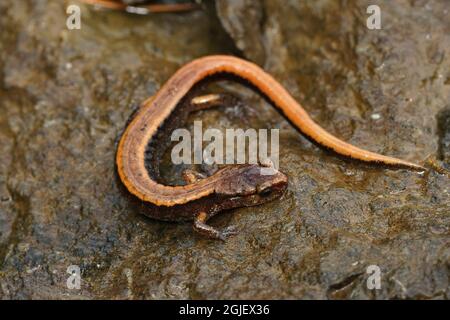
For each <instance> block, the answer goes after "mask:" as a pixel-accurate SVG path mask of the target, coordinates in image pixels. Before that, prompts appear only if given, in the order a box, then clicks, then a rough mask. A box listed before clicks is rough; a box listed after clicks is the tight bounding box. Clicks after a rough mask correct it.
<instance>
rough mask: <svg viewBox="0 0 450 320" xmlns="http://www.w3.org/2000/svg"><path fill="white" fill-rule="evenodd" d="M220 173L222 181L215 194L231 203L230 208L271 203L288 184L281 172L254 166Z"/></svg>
mask: <svg viewBox="0 0 450 320" xmlns="http://www.w3.org/2000/svg"><path fill="white" fill-rule="evenodd" d="M262 169H265V172H264V171H262ZM226 171H228V172H226ZM222 173H223V179H222V180H221V183H220V184H218V185H217V186H216V189H215V192H216V194H217V195H221V196H225V197H226V198H228V199H229V200H230V201H232V202H233V205H231V206H230V207H244V206H255V205H259V204H262V203H266V202H269V201H272V200H274V199H276V198H279V197H281V195H282V194H283V193H284V191H285V190H286V188H287V183H288V179H287V176H286V175H285V174H283V173H282V172H280V171H278V170H275V169H271V168H267V167H263V166H260V165H255V164H251V165H238V166H230V167H227V168H225V169H223V172H222ZM262 173H270V174H262Z"/></svg>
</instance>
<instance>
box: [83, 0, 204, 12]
mask: <svg viewBox="0 0 450 320" xmlns="http://www.w3.org/2000/svg"><path fill="white" fill-rule="evenodd" d="M80 1H81V2H84V3H87V4H91V5H95V6H100V7H103V8H107V9H111V10H123V11H127V12H130V13H136V14H149V13H164V12H184V11H191V10H196V9H199V8H200V4H199V3H193V2H184V3H167V4H160V3H151V2H153V1H148V0H80Z"/></svg>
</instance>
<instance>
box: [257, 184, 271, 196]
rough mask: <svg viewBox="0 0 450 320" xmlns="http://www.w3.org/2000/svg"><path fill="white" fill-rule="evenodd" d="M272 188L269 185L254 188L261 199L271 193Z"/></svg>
mask: <svg viewBox="0 0 450 320" xmlns="http://www.w3.org/2000/svg"><path fill="white" fill-rule="evenodd" d="M272 191H273V190H272V188H271V186H270V185H264V184H263V185H261V186H257V187H256V192H258V194H259V195H260V196H262V197H267V196H269V195H270V194H271V193H272Z"/></svg>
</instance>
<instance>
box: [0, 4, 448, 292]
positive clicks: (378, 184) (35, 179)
mask: <svg viewBox="0 0 450 320" xmlns="http://www.w3.org/2000/svg"><path fill="white" fill-rule="evenodd" d="M369 2H370V4H372V2H373V1H358V2H357V4H356V3H354V2H351V3H350V2H337V1H332V0H330V1H320V2H318V1H304V2H300V1H294V0H292V1H284V2H283V3H281V2H279V1H271V0H265V1H261V2H255V1H217V10H218V12H219V15H218V16H219V17H220V19H221V21H222V23H223V26H224V29H225V30H226V31H227V32H229V34H230V36H231V37H232V38H233V39H235V44H234V43H232V42H231V41H230V39H229V36H228V35H226V34H225V31H224V30H223V29H222V27H221V26H220V24H219V22H218V21H217V17H216V16H215V14H214V13H215V8H213V7H212V6H208V8H207V10H206V11H203V12H202V11H196V12H191V13H185V14H182V15H174V14H168V15H152V16H149V17H136V16H134V15H127V14H123V13H118V12H108V11H94V10H92V8H89V7H87V6H82V29H81V30H73V31H69V30H67V29H66V27H65V19H66V14H65V8H64V4H63V3H60V2H57V1H31V0H29V1H20V2H18V1H8V2H6V1H3V2H1V3H0V11H1V12H2V13H3V15H2V19H0V28H1V29H2V30H4V31H5V32H1V33H0V69H1V73H0V75H1V81H0V98H1V99H0V297H1V298H6V299H8V298H16V299H26V298H61V299H85V298H130V299H133V298H134V299H140V298H143V299H156V298H161V299H165V298H217V299H219V298H221V299H224V298H331V299H341V298H363V299H371V298H379V299H386V298H436V299H439V298H441V299H442V298H448V297H449V294H450V293H449V274H448V270H449V264H450V251H449V241H450V240H449V232H450V216H449V208H450V203H449V188H448V186H449V177H448V175H446V174H443V173H441V172H438V171H435V170H430V172H428V173H427V174H424V175H419V174H417V173H414V172H409V171H406V170H397V171H394V170H389V169H386V168H383V167H373V166H366V165H363V164H359V163H355V162H352V161H348V160H343V159H340V158H337V157H335V156H333V155H332V154H330V153H329V152H327V151H325V150H322V149H319V148H318V147H316V146H315V145H313V144H311V143H310V142H308V140H306V139H305V138H303V137H302V136H301V135H299V133H298V132H297V131H296V130H294V129H293V128H292V127H291V126H290V125H289V124H288V123H287V122H286V121H285V120H284V119H283V118H282V117H281V116H280V115H279V114H277V112H275V111H274V110H273V108H271V106H270V105H269V104H268V103H267V102H266V101H265V100H264V99H262V98H261V97H260V96H259V95H258V94H257V93H255V92H254V91H252V90H249V89H248V88H243V87H242V86H241V85H238V84H234V83H230V82H225V83H223V82H222V83H221V84H219V85H213V86H207V87H205V89H204V90H206V91H214V90H226V91H230V92H233V93H234V94H236V95H238V96H239V97H240V98H241V99H242V101H243V102H242V104H243V105H242V106H240V107H238V108H227V109H220V110H219V109H218V110H208V111H201V112H199V113H196V114H194V115H192V116H191V117H190V119H189V122H188V123H187V124H186V127H187V128H188V129H192V127H191V125H192V123H193V121H194V120H199V119H201V120H203V121H204V126H205V127H215V128H219V129H225V128H248V127H251V128H280V144H281V146H280V153H281V155H280V168H281V170H282V171H283V172H284V173H286V174H287V175H288V177H289V179H290V180H289V188H288V191H287V192H286V194H285V195H284V196H283V197H282V198H281V199H280V200H277V201H274V202H271V203H268V204H267V205H264V206H259V207H254V208H244V209H239V210H233V211H231V212H227V213H224V214H222V215H220V216H218V217H217V218H215V219H214V220H213V221H212V223H213V224H214V225H215V226H218V227H225V226H227V225H236V226H237V227H238V229H239V230H240V233H239V234H238V235H237V236H235V237H233V238H231V239H230V240H229V241H227V242H225V243H223V242H218V241H210V240H208V239H203V238H201V237H199V236H198V235H196V234H194V233H193V232H192V227H191V225H189V224H182V223H181V224H175V223H165V222H159V221H154V220H151V219H147V218H145V217H143V216H140V215H138V214H137V213H136V212H134V211H133V206H132V204H131V203H130V201H129V195H128V194H127V193H126V192H125V191H124V189H123V187H122V185H121V183H120V181H119V180H118V179H117V175H116V173H115V167H114V155H115V148H116V141H117V138H118V136H119V135H120V133H121V131H122V130H123V127H124V125H125V123H126V121H127V119H128V116H129V115H130V114H131V113H132V110H133V107H134V106H136V105H137V104H138V103H139V102H141V101H143V100H144V99H146V98H147V97H149V96H150V95H152V94H154V93H155V92H156V91H157V89H158V88H159V87H160V86H161V85H162V84H163V83H164V81H165V80H166V79H167V78H168V77H170V76H171V75H172V74H173V72H174V71H175V70H176V69H177V68H178V67H179V66H180V65H182V64H183V63H185V62H187V61H190V60H192V59H193V58H195V57H199V56H202V55H207V54H215V53H231V54H236V49H235V48H236V47H237V48H238V49H240V50H241V51H242V52H241V54H243V55H244V56H245V57H247V58H249V59H252V60H254V61H256V62H258V63H259V64H260V65H262V66H264V67H265V68H266V69H267V70H268V71H270V72H271V73H272V74H273V75H274V76H275V77H276V78H277V79H278V80H279V81H280V82H281V83H282V84H283V85H285V86H286V87H287V88H288V90H289V91H290V92H291V93H292V94H293V96H294V97H295V98H296V99H298V100H299V101H300V102H301V103H302V104H303V105H304V106H305V108H306V109H307V110H308V111H309V112H310V113H311V115H312V116H313V117H314V118H315V119H316V120H317V122H319V123H320V124H321V125H323V126H324V127H325V128H327V129H328V130H329V131H331V132H333V133H334V134H336V135H338V136H341V137H342V138H344V139H345V140H348V141H350V142H352V143H354V144H356V145H358V146H361V147H365V148H368V149H371V150H373V151H377V152H382V153H385V154H389V155H394V156H397V157H401V158H405V159H409V160H412V161H416V162H422V161H424V160H426V159H427V158H428V157H429V156H435V157H436V158H437V157H439V152H440V151H439V150H442V145H443V144H442V141H444V140H443V138H442V137H444V136H443V135H442V134H440V133H439V132H442V130H441V131H439V130H438V122H437V121H436V119H437V118H439V117H438V114H440V112H442V110H443V109H444V108H445V107H446V106H448V101H449V97H450V86H449V83H448V78H449V75H448V74H447V73H446V72H448V70H450V68H449V67H450V66H449V60H448V59H446V57H447V56H448V55H449V54H450V43H449V42H450V40H449V38H448V33H449V31H450V30H449V29H450V26H449V23H448V21H449V19H448V17H449V10H450V8H449V5H448V3H447V2H446V1H432V2H431V1H430V2H427V1H396V2H392V1H389V2H387V1H386V2H381V1H376V2H377V3H378V4H379V5H380V6H381V8H382V17H383V18H382V19H383V20H382V26H383V27H382V29H381V30H368V29H367V28H366V26H365V20H366V18H367V14H366V8H367V5H368V4H369ZM243 8H245V10H250V11H248V12H249V13H248V15H246V14H244V12H243V11H242V10H244V9H243ZM412 66H413V67H412ZM374 115H376V116H374ZM441 128H442V126H441ZM444 129H445V125H444ZM439 148H441V149H439ZM165 159H166V158H165ZM162 167H163V168H164V170H165V173H164V172H163V174H166V175H168V176H169V178H171V179H172V181H173V182H177V181H178V182H180V181H181V179H180V177H179V173H180V172H179V170H177V169H174V168H173V167H172V166H171V165H170V164H167V161H166V163H164V166H162ZM167 173H170V174H167ZM174 176H175V178H174ZM177 177H178V178H177ZM71 265H75V266H78V267H79V268H80V272H81V279H82V281H81V287H80V289H76V288H74V289H69V288H68V286H67V280H68V279H69V277H70V276H71V275H70V274H68V273H67V270H68V267H69V266H71ZM371 265H375V266H379V268H380V271H381V288H380V289H378V290H371V289H369V288H368V287H367V280H368V277H369V276H370V274H368V273H367V268H368V267H369V266H371Z"/></svg>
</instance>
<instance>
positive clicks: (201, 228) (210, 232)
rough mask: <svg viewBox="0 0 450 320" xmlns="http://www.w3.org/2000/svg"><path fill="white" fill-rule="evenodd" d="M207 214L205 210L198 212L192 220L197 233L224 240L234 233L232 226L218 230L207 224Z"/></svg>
mask: <svg viewBox="0 0 450 320" xmlns="http://www.w3.org/2000/svg"><path fill="white" fill-rule="evenodd" d="M208 218H209V217H208V215H207V214H206V213H205V212H200V213H199V214H198V215H197V216H196V217H195V220H194V230H195V231H197V232H198V233H200V234H202V235H204V236H207V237H209V238H212V239H219V240H222V241H225V240H226V239H227V238H228V237H229V236H231V235H234V234H236V233H237V232H236V229H235V227H234V226H230V227H227V228H225V229H224V230H222V231H220V230H217V229H216V228H214V227H212V226H210V225H207V224H206V221H207V220H208Z"/></svg>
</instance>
